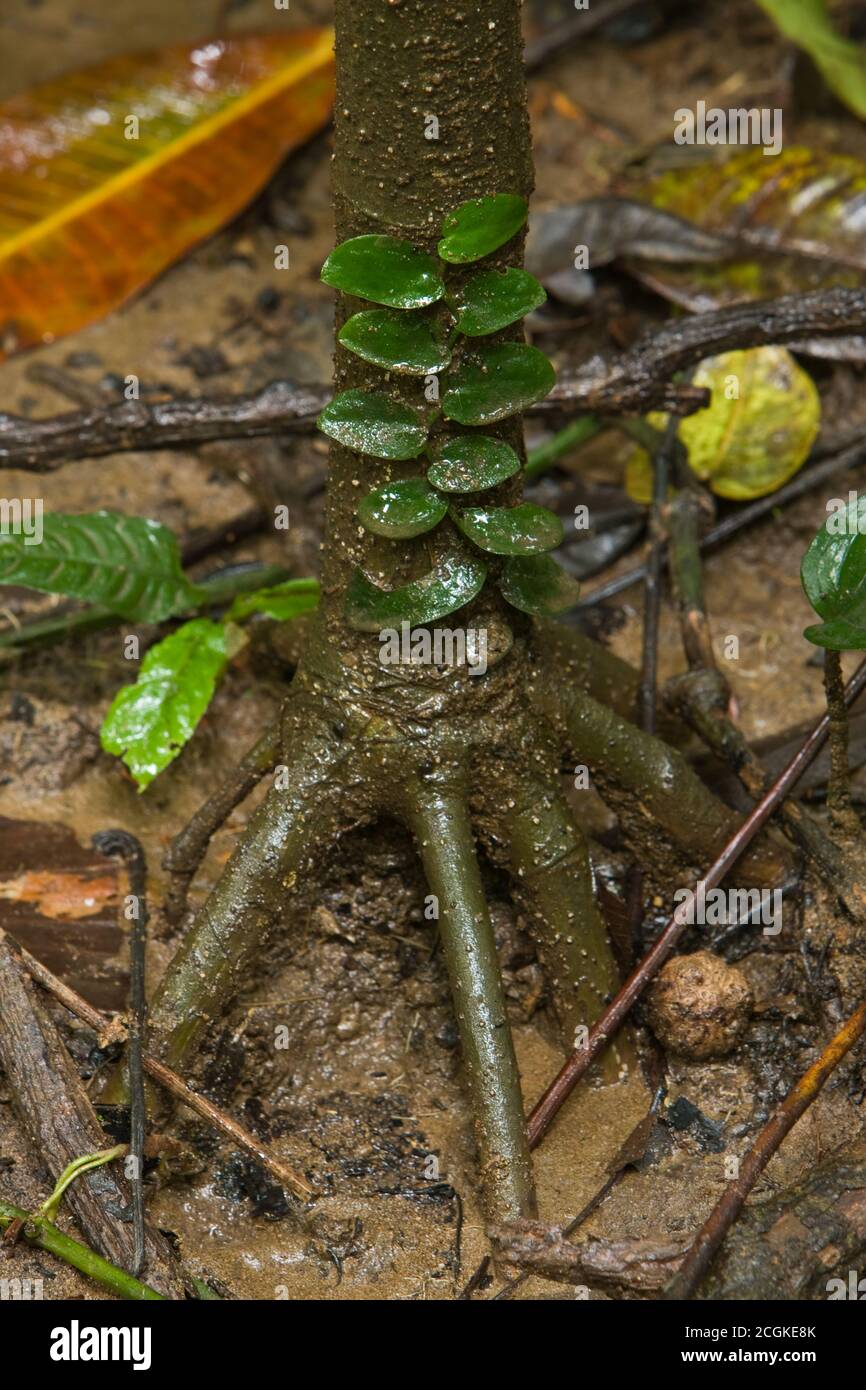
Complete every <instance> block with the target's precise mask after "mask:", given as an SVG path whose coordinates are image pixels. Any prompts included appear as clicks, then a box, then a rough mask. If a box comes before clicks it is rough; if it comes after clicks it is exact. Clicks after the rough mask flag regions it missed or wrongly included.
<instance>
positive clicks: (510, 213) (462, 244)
mask: <svg viewBox="0 0 866 1390" xmlns="http://www.w3.org/2000/svg"><path fill="white" fill-rule="evenodd" d="M528 211H529V207H528V204H527V202H526V199H525V198H519V197H518V196H517V195H516V194H514V193H495V194H493V196H492V197H487V198H472V199H471V200H470V201H469V202H468V203H461V204H460V206H459V207H458V208H455V209H454V211H453V212H449V214H448V216H447V217H446V218H445V221H444V222H443V223H442V240H441V241H440V242H439V246H438V251H439V255H440V256H441V257H442V259H443V261H450V262H452V263H453V264H454V265H465V264H466V263H467V262H468V261H478V260H480V259H481V257H482V256H489V255H490V253H491V251H497V250H498V249H499V247H500V246H504V245H505V243H506V241H510V240H511V238H512V237H513V236H515V235H516V233H517V232H519V231H520V228H521V227H522V226H523V224H524V222H525V221H526V216H527V213H528Z"/></svg>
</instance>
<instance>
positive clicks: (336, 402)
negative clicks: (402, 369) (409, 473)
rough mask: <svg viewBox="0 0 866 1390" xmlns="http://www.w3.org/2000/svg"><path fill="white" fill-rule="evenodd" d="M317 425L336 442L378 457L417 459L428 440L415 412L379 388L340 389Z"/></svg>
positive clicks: (424, 427)
mask: <svg viewBox="0 0 866 1390" xmlns="http://www.w3.org/2000/svg"><path fill="white" fill-rule="evenodd" d="M318 424H319V429H320V430H321V431H322V433H323V434H327V435H329V436H330V438H331V439H336V441H337V443H338V444H344V445H345V446H346V448H347V449H355V450H356V451H357V452H358V453H359V454H371V455H372V456H373V458H379V459H413V458H417V456H418V454H420V452H421V450H422V449H423V448H424V445H425V444H426V442H427V426H426V425H425V424H424V422H423V421H422V420H421V418H420V417H419V416H418V415H417V414H416V412H415V411H414V410H411V409H410V408H409V406H407V405H400V404H399V403H398V402H397V401H392V400H389V398H388V397H387V396H383V395H381V394H380V393H379V392H378V391H341V392H340V393H339V395H337V396H335V397H334V399H333V400H332V401H331V403H330V405H326V406H325V409H324V410H323V411H322V413H321V415H320V416H319V421H318Z"/></svg>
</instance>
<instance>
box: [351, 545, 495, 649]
mask: <svg viewBox="0 0 866 1390" xmlns="http://www.w3.org/2000/svg"><path fill="white" fill-rule="evenodd" d="M486 578H487V566H486V565H484V564H483V563H482V562H481V561H480V560H479V559H477V558H476V557H475V556H472V555H449V556H447V557H446V558H445V559H444V560H441V561H440V562H439V564H438V565H437V566H436V568H435V569H433V570H431V571H430V573H429V574H425V575H424V576H423V578H422V579H416V580H413V582H412V583H411V584H404V585H403V586H402V587H401V588H399V589H391V590H386V589H379V588H377V586H376V585H375V584H371V583H370V581H369V579H367V577H366V575H364V574H362V573H361V571H360V570H357V571H356V573H355V576H354V578H353V579H352V581H351V583H350V584H349V589H348V592H347V594H346V619H347V621H348V623H349V625H350V626H351V627H354V628H358V629H360V631H361V632H379V631H381V630H382V628H390V627H399V625H400V623H404V622H407V623H411V624H413V625H414V624H418V623H435V622H436V621H437V619H438V618H444V617H447V615H448V614H449V613H454V612H456V610H457V609H458V608H462V607H463V605H464V604H465V603H469V601H470V599H473V598H474V597H475V595H476V594H477V593H479V592H480V590H481V588H482V587H483V584H484V581H485V579H486Z"/></svg>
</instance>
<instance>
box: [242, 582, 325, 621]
mask: <svg viewBox="0 0 866 1390" xmlns="http://www.w3.org/2000/svg"><path fill="white" fill-rule="evenodd" d="M318 603H319V581H318V579H287V580H285V581H284V582H283V583H282V584H274V585H273V586H272V587H271V588H269V589H256V590H255V591H254V592H253V593H251V594H238V596H237V598H236V599H235V601H234V603H233V604H232V606H231V608H230V609H229V611H228V613H227V614H226V622H230V623H231V622H234V623H239V622H242V621H243V620H244V618H249V617H251V615H252V614H253V613H263V614H264V615H265V617H268V618H275V619H276V620H277V621H278V622H287V621H288V620H289V619H290V618H297V617H299V616H300V615H301V614H302V613H309V612H310V611H311V610H312V609H314V608H316V607H317V606H318Z"/></svg>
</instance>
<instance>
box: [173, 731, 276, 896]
mask: <svg viewBox="0 0 866 1390" xmlns="http://www.w3.org/2000/svg"><path fill="white" fill-rule="evenodd" d="M278 753H279V724H278V723H276V722H275V723H274V725H273V727H272V728H271V729H269V730H268V732H267V733H266V734H265V735H264V737H263V738H260V739H259V740H258V742H257V743H255V744H254V745H253V747H252V748H251V749H250V750H249V752H248V753H247V754H246V756H245V757H244V758H242V760H241V762H240V763H239V764H238V765H237V767H236V768H234V769H233V771H232V772H231V773H230V775H229V776H228V777H227V778H226V780H225V782H224V783H223V785H222V786H221V787H219V788H218V790H217V791H215V792H214V794H213V796H210V797H208V799H207V801H205V802H204V804H203V805H202V806H200V807H199V809H198V810H197V811H196V813H195V815H194V816H193V818H192V820H191V821H190V822H189V824H188V825H186V826H184V828H183V830H181V831H180V832H179V834H177V835H175V837H174V839H173V840H172V842H171V844H170V845H169V847H168V849H167V850H166V852H165V856H164V858H163V861H162V862H163V868H165V869H167V870H168V873H169V875H170V877H169V886H168V892H167V893H166V898H165V904H164V907H165V915H166V917H167V918H168V920H169V922H174V923H176V922H179V921H180V920H181V919H182V917H183V915H184V913H185V912H186V909H187V893H188V891H189V885H190V883H191V882H192V879H193V877H194V875H195V872H196V870H197V869H198V867H199V865H200V864H201V861H202V860H203V859H204V856H205V854H206V853H207V847H208V845H209V844H210V842H211V839H212V837H213V836H214V835H215V834H216V832H217V831H218V830H219V829H220V827H221V826H222V825H223V824H224V823H225V821H226V820H227V819H228V817H229V816H230V815H231V813H232V811H233V810H234V809H235V807H236V806H238V805H240V803H241V802H242V801H243V800H244V798H245V797H247V796H249V794H250V792H251V791H253V789H254V788H255V787H257V786H258V784H259V782H260V781H261V780H262V778H263V777H266V776H267V774H268V773H269V772H270V771H271V770H272V769H273V767H274V764H275V763H276V761H277V757H278Z"/></svg>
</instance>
